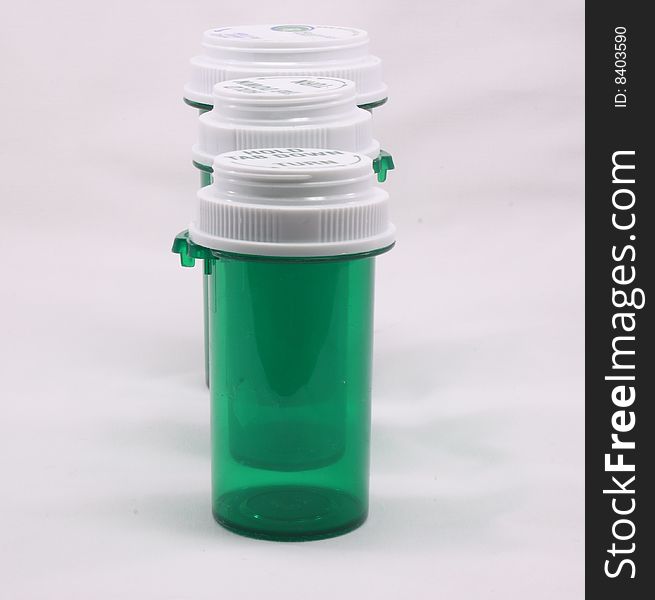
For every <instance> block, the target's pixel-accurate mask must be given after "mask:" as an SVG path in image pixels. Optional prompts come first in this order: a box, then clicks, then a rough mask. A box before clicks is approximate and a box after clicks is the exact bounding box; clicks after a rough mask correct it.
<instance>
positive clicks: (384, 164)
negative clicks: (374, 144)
mask: <svg viewBox="0 0 655 600" xmlns="http://www.w3.org/2000/svg"><path fill="white" fill-rule="evenodd" d="M394 168H395V165H394V164H393V157H392V156H391V154H389V153H388V152H386V151H385V150H380V154H379V156H378V157H377V158H376V159H374V160H373V170H374V171H375V172H376V173H377V174H378V181H379V182H380V183H382V182H384V181H386V180H387V171H391V170H393V169H394Z"/></svg>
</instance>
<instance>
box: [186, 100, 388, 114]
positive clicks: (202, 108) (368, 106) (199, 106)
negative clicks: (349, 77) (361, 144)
mask: <svg viewBox="0 0 655 600" xmlns="http://www.w3.org/2000/svg"><path fill="white" fill-rule="evenodd" d="M387 100H388V98H382V100H377V101H375V102H369V103H368V104H360V105H359V108H363V109H364V110H368V111H369V112H373V109H374V108H377V107H378V106H382V105H383V104H385V103H386V101H387ZM184 102H185V103H186V104H188V105H189V106H191V107H193V108H197V109H198V111H199V112H200V114H202V113H205V112H207V111H209V110H211V109H212V108H214V107H213V106H212V105H211V104H203V103H202V102H194V101H193V100H189V99H188V98H184Z"/></svg>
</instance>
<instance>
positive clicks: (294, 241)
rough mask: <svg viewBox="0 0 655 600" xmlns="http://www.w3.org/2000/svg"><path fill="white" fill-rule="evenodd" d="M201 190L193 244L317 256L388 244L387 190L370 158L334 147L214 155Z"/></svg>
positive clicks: (256, 252) (390, 237)
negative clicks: (210, 181) (211, 180)
mask: <svg viewBox="0 0 655 600" xmlns="http://www.w3.org/2000/svg"><path fill="white" fill-rule="evenodd" d="M213 168H214V183H213V184H212V185H210V186H207V187H204V188H202V189H201V190H200V191H199V192H198V203H197V210H196V217H195V220H194V222H193V223H192V224H191V226H190V227H189V237H190V239H191V241H192V242H193V243H194V244H197V245H199V246H204V247H205V248H210V249H212V250H222V251H224V252H233V253H237V254H248V255H257V256H278V257H281V256H285V257H316V256H338V255H351V254H360V253H364V252H372V251H376V250H382V249H385V248H388V247H389V246H391V245H392V244H393V243H394V235H395V228H394V226H393V225H392V224H391V222H390V220H389V195H388V194H387V192H385V191H384V190H383V189H381V188H380V186H378V185H376V183H375V180H374V176H373V171H372V165H371V159H370V158H369V157H368V156H366V155H363V154H357V153H354V152H345V151H342V150H331V149H312V148H263V149H254V150H238V151H234V152H227V153H225V154H221V155H219V156H217V157H216V160H215V161H214V166H213Z"/></svg>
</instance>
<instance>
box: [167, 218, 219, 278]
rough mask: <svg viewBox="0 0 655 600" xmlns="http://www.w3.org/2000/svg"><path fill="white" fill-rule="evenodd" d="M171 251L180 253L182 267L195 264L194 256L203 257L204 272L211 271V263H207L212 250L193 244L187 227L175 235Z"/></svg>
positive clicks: (209, 260)
mask: <svg viewBox="0 0 655 600" xmlns="http://www.w3.org/2000/svg"><path fill="white" fill-rule="evenodd" d="M171 251H172V252H173V253H174V254H179V255H180V264H181V265H182V266H183V267H193V266H195V264H196V258H201V259H203V260H204V261H205V274H209V273H211V264H208V263H211V259H212V258H214V256H213V255H212V251H211V250H209V249H208V248H203V247H202V246H198V245H197V244H194V243H193V242H192V241H191V240H190V239H189V231H188V230H187V229H185V230H184V231H182V232H180V233H178V234H177V235H176V236H175V239H174V240H173V247H172V248H171Z"/></svg>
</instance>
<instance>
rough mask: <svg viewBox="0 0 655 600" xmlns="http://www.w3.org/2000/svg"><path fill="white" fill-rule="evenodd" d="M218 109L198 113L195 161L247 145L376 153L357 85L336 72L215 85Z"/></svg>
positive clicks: (374, 155) (210, 160) (204, 161)
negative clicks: (338, 76) (330, 74)
mask: <svg viewBox="0 0 655 600" xmlns="http://www.w3.org/2000/svg"><path fill="white" fill-rule="evenodd" d="M213 97H214V102H213V104H214V108H213V110H211V111H209V112H206V113H205V114H203V115H201V116H200V119H199V135H198V143H197V144H196V145H195V146H194V147H193V160H194V161H195V162H196V163H199V164H201V165H203V166H205V167H211V166H212V163H213V162H214V158H215V157H216V156H217V155H218V154H222V153H223V152H230V151H232V150H242V149H246V148H304V147H309V148H329V149H336V150H348V151H350V152H359V153H360V154H366V155H367V156H369V157H370V158H377V156H378V155H379V154H380V144H379V143H378V141H377V140H375V139H373V132H372V125H371V121H372V118H371V113H369V112H368V111H366V110H363V109H361V108H358V107H357V103H356V97H355V85H354V84H353V82H352V81H348V80H346V79H337V78H334V77H304V76H296V77H289V76H282V77H253V78H250V79H236V80H232V81H224V82H223V83H219V84H217V85H216V86H215V87H214V96H213Z"/></svg>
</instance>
